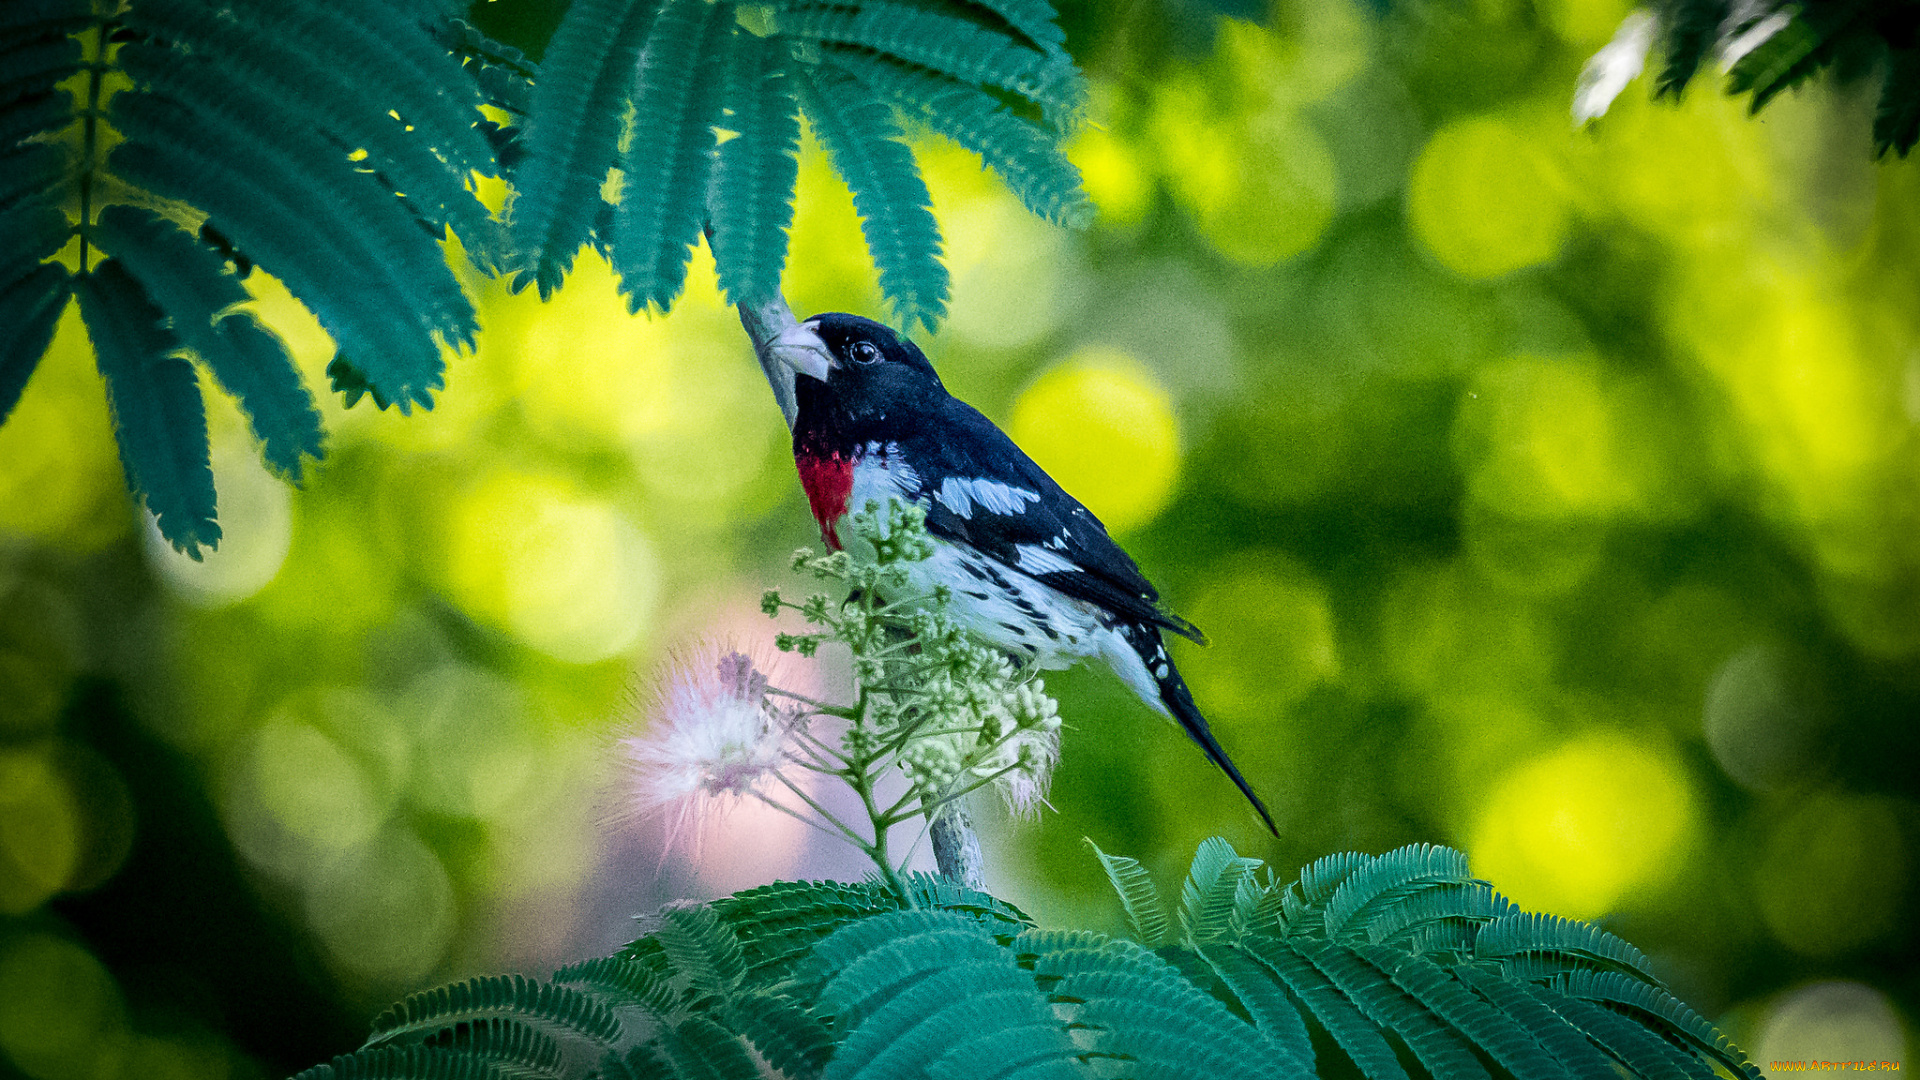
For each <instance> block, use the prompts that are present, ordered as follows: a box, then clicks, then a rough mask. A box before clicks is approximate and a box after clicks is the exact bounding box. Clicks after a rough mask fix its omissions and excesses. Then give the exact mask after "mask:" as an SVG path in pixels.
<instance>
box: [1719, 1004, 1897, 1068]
mask: <svg viewBox="0 0 1920 1080" xmlns="http://www.w3.org/2000/svg"><path fill="white" fill-rule="evenodd" d="M1750 1049H1751V1052H1752V1054H1753V1059H1754V1064H1756V1065H1759V1066H1760V1067H1761V1070H1762V1071H1763V1072H1764V1073H1765V1074H1766V1075H1768V1076H1772V1077H1776V1078H1778V1077H1785V1076H1787V1075H1789V1073H1788V1071H1787V1070H1774V1069H1770V1068H1769V1066H1770V1065H1771V1063H1773V1062H1776V1061H1781V1062H1788V1061H1790V1062H1794V1063H1796V1064H1799V1063H1803V1062H1815V1061H1845V1062H1852V1061H1872V1062H1883V1063H1884V1062H1900V1063H1903V1065H1904V1063H1905V1062H1906V1061H1907V1039H1906V1035H1905V1033H1904V1031H1903V1030H1902V1025H1901V1023H1900V1014H1899V1012H1898V1011H1897V1010H1896V1009H1895V1008H1894V1006H1893V1003H1892V1002H1891V1001H1888V1000H1887V996H1886V995H1885V994H1882V993H1881V992H1880V991H1878V990H1875V989H1874V988H1873V987H1871V986H1867V985H1865V984H1863V983H1857V982H1819V983H1813V984H1811V985H1808V986H1802V987H1800V988H1799V989H1797V990H1793V991H1791V992H1789V993H1787V994H1786V995H1784V996H1782V997H1781V999H1780V1000H1779V1002H1778V1003H1776V1004H1775V1005H1774V1006H1773V1008H1772V1009H1770V1010H1768V1013H1767V1017H1766V1019H1765V1020H1764V1021H1762V1022H1761V1025H1760V1038H1759V1040H1758V1041H1757V1042H1756V1043H1755V1044H1754V1045H1753V1046H1752V1047H1751V1048H1750ZM1881 1068H1882V1069H1884V1068H1885V1066H1884V1065H1882V1066H1881ZM1804 1070H1805V1066H1804V1065H1802V1066H1801V1067H1800V1068H1799V1069H1795V1070H1793V1071H1792V1075H1795V1076H1797V1075H1799V1074H1800V1073H1801V1072H1803V1071H1804Z"/></svg>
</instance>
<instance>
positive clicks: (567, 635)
mask: <svg viewBox="0 0 1920 1080" xmlns="http://www.w3.org/2000/svg"><path fill="white" fill-rule="evenodd" d="M447 532H448V546H447V551H446V554H445V559H446V562H445V565H444V567H443V571H442V580H443V581H444V582H445V583H446V586H447V589H448V591H449V593H450V594H451V596H452V598H453V599H454V601H455V602H457V603H458V604H459V605H460V606H461V607H462V608H464V609H465V610H466V611H468V612H469V613H470V614H472V615H474V616H476V617H478V618H480V619H482V620H485V621H487V622H490V623H493V624H494V625H496V626H499V627H501V628H503V629H505V630H508V631H510V632H511V633H513V634H514V635H515V636H516V637H518V638H519V639H520V640H522V641H524V642H525V643H526V644H528V645H529V646H531V647H533V648H535V649H538V650H540V651H541V652H544V653H546V654H547V655H549V656H552V657H554V658H555V659H558V660H562V661H565V662H567V663H572V664H591V663H594V662H597V661H600V660H605V659H607V658H608V657H610V656H614V655H617V654H619V653H622V652H625V651H627V650H629V649H631V648H633V647H634V645H635V644H636V642H638V640H639V638H640V633H641V630H642V629H643V628H644V627H645V625H646V619H647V618H648V617H649V616H650V615H651V614H652V612H653V607H654V602H655V600H656V598H657V596H658V593H659V588H660V584H659V567H658V563H657V561H656V559H655V557H654V554H653V549H652V545H651V544H649V543H648V541H647V538H646V536H645V535H644V534H642V533H641V532H640V530H639V529H638V528H637V527H635V526H634V525H633V523H632V522H630V521H629V520H627V518H626V516H625V515H624V514H622V513H621V512H620V511H619V510H617V509H616V508H615V507H614V506H613V505H612V504H610V503H608V502H605V501H603V500H600V499H596V498H592V497H590V496H585V495H581V494H579V493H577V492H575V491H573V490H571V489H570V487H569V486H568V485H566V484H565V483H563V482H561V481H559V480H555V479H551V478H544V477H535V476H529V475H525V474H521V473H510V472H496V473H494V474H492V475H491V476H489V477H488V478H487V479H485V480H484V481H482V482H481V483H480V484H479V485H478V486H477V487H475V488H474V489H473V490H471V491H469V492H468V493H467V494H466V495H465V496H464V497H463V498H462V499H461V500H460V501H459V503H458V504H457V505H456V506H455V507H454V508H453V510H452V512H451V514H450V520H449V521H448V522H447Z"/></svg>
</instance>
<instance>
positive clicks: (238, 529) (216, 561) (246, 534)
mask: <svg viewBox="0 0 1920 1080" xmlns="http://www.w3.org/2000/svg"><path fill="white" fill-rule="evenodd" d="M212 463H213V485H214V488H215V490H217V491H218V492H219V496H220V531H221V537H220V546H219V547H218V548H216V549H214V550H212V551H208V552H204V553H203V556H202V559H201V561H195V560H193V559H190V558H188V557H187V556H185V555H183V554H181V553H180V552H178V551H175V550H174V549H173V545H171V544H169V543H167V542H166V540H164V539H162V538H161V536H160V528H159V526H158V525H156V524H154V521H153V515H151V514H148V515H145V516H144V518H145V521H146V530H145V532H146V545H145V548H146V554H147V562H148V563H149V564H150V565H152V566H153V568H154V569H155V570H157V571H159V575H160V579H161V580H162V581H164V582H166V583H167V585H168V586H170V587H171V588H172V589H173V591H174V593H175V595H177V596H179V597H180V598H181V599H183V600H185V601H187V602H188V603H190V604H193V605H195V606H197V607H224V606H226V605H228V604H232V603H235V602H237V601H240V600H244V599H246V598H247V597H249V596H252V595H253V594H254V593H257V592H259V591H260V590H261V589H263V588H265V587H266V585H267V583H268V582H270V581H272V580H273V578H274V576H275V575H276V574H278V573H279V572H280V564H281V563H283V562H285V561H286V558H287V549H288V548H289V547H290V546H291V545H292V543H293V504H292V497H291V496H290V495H289V494H288V490H287V485H286V484H285V483H283V482H282V481H280V480H279V479H277V478H276V477H274V476H273V475H272V474H271V473H269V472H267V470H266V467H265V466H264V465H262V464H261V463H260V458H259V455H258V454H257V453H255V452H254V450H253V448H252V447H251V446H248V445H246V444H244V443H242V442H240V441H239V440H237V439H223V440H220V441H218V442H216V444H215V446H214V449H213V454H212Z"/></svg>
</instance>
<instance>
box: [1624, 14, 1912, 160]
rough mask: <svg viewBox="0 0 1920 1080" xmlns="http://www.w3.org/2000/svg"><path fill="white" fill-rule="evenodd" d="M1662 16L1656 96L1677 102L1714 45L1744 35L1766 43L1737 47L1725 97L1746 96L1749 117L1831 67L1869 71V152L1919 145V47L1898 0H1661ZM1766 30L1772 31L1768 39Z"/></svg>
mask: <svg viewBox="0 0 1920 1080" xmlns="http://www.w3.org/2000/svg"><path fill="white" fill-rule="evenodd" d="M1661 17H1662V24H1661V25H1662V40H1663V45H1664V51H1665V53H1666V64H1665V66H1664V68H1663V69H1662V70H1661V73H1660V76H1659V81H1658V83H1657V84H1656V91H1657V92H1658V93H1660V94H1668V95H1676V96H1677V95H1678V94H1679V93H1680V92H1681V91H1682V90H1683V89H1685V88H1686V85H1687V83H1688V82H1689V81H1690V80H1691V79H1692V78H1693V76H1694V75H1695V74H1696V73H1697V72H1698V71H1699V69H1700V67H1701V66H1702V65H1703V64H1704V63H1706V62H1707V60H1708V59H1709V57H1710V56H1711V54H1712V53H1713V52H1714V51H1715V50H1716V49H1725V48H1726V47H1727V46H1728V45H1730V44H1732V43H1734V42H1739V41H1740V40H1741V37H1742V35H1747V34H1752V35H1753V36H1756V37H1760V36H1763V37H1764V40H1762V41H1760V42H1759V43H1758V44H1757V45H1752V46H1751V48H1747V43H1744V42H1743V43H1742V44H1741V45H1740V48H1741V49H1745V50H1746V51H1744V52H1742V53H1739V55H1738V59H1737V60H1736V61H1735V62H1734V64H1733V66H1732V68H1731V69H1730V70H1729V71H1728V72H1727V81H1726V92H1727V93H1729V94H1751V95H1752V106H1751V111H1752V112H1756V113H1757V112H1759V111H1760V110H1761V109H1762V108H1764V107H1766V105H1767V103H1768V102H1770V101H1772V100H1773V99H1774V98H1775V97H1777V96H1779V95H1780V93H1781V92H1782V91H1785V90H1790V89H1792V88H1793V87H1795V86H1799V85H1801V84H1802V83H1804V82H1806V81H1807V80H1808V79H1809V78H1812V77H1813V76H1815V75H1817V74H1819V73H1820V72H1822V71H1827V70H1832V71H1833V72H1834V74H1835V76H1836V77H1837V78H1839V79H1840V80H1842V81H1851V80H1853V79H1857V78H1861V77H1864V76H1867V75H1869V74H1877V77H1878V78H1879V80H1880V96H1879V105H1878V107H1877V108H1876V110H1875V112H1874V118H1873V148H1874V153H1875V155H1877V156H1880V157H1884V156H1886V155H1887V154H1888V153H1889V152H1891V153H1894V154H1897V155H1899V156H1900V157H1905V156H1906V155H1907V152H1908V151H1909V150H1911V149H1913V145H1914V143H1915V142H1916V141H1920V47H1916V42H1915V39H1914V31H1913V17H1912V13H1911V10H1910V8H1909V7H1908V5H1906V4H1904V3H1899V2H1897V0H1812V2H1809V3H1805V4H1794V5H1788V4H1782V3H1765V4H1757V5H1752V6H1745V5H1740V6H1738V10H1737V11H1736V6H1735V5H1730V4H1729V3H1727V0H1669V2H1668V3H1666V4H1664V5H1662V7H1661ZM1769 19H1771V20H1774V21H1773V22H1772V23H1769V22H1768V20H1769ZM1772 26H1777V28H1776V29H1773V30H1772V32H1771V33H1769V32H1768V28H1769V27H1772ZM1736 51H1737V50H1736Z"/></svg>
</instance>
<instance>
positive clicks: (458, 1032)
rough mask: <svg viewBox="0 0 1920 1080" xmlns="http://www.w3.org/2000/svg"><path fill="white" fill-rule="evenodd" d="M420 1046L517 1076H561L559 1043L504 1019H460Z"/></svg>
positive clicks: (428, 1038)
mask: <svg viewBox="0 0 1920 1080" xmlns="http://www.w3.org/2000/svg"><path fill="white" fill-rule="evenodd" d="M422 1045H425V1046H430V1047H438V1048H440V1049H445V1050H451V1051H453V1052H454V1053H457V1054H467V1055H471V1056H473V1057H477V1058H481V1059H484V1060H486V1061H491V1062H495V1063H497V1064H499V1065H501V1066H503V1067H504V1068H505V1069H506V1070H507V1071H509V1072H511V1073H513V1074H515V1075H518V1076H524V1077H535V1078H544V1077H552V1078H554V1080H559V1077H560V1076H561V1068H562V1065H563V1062H562V1059H561V1054H560V1044H559V1043H558V1042H555V1041H554V1038H553V1036H551V1035H548V1034H547V1033H546V1032H544V1031H539V1030H536V1029H535V1028H533V1027H531V1026H529V1025H527V1024H523V1023H521V1022H520V1021H518V1020H513V1019H509V1018H507V1017H504V1016H487V1017H481V1018H479V1019H476V1020H463V1021H461V1022H460V1023H457V1024H455V1025H453V1026H452V1027H450V1028H448V1029H446V1030H445V1031H441V1032H437V1033H435V1034H433V1035H431V1036H429V1037H427V1038H426V1039H425V1040H424V1041H423V1043H422Z"/></svg>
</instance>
